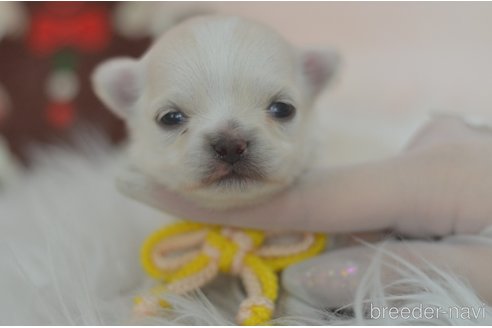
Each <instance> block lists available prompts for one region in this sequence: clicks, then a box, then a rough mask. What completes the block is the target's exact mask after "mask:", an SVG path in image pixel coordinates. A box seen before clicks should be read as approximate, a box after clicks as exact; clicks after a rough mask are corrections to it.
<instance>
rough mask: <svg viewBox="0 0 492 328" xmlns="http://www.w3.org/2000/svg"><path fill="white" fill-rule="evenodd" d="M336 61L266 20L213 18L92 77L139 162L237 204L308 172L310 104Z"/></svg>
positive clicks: (214, 199)
mask: <svg viewBox="0 0 492 328" xmlns="http://www.w3.org/2000/svg"><path fill="white" fill-rule="evenodd" d="M336 62H337V57H336V55H335V54H334V53H332V52H330V51H300V50H297V49H295V48H293V47H292V46H291V45H289V44H288V43H287V42H286V41H284V40H283V39H282V38H281V37H280V36H279V35H278V34H276V33H275V32H274V31H272V30H271V29H269V28H267V27H265V26H262V25H259V24H257V23H253V22H250V21H247V20H244V19H241V18H237V17H221V16H209V17H200V18H195V19H191V20H189V21H187V22H185V23H183V24H181V25H179V26H176V27H175V28H173V29H172V30H170V31H168V32H167V33H166V34H165V35H163V36H162V37H161V38H160V39H159V40H158V41H157V42H156V43H155V44H154V45H153V46H152V48H151V49H150V50H149V51H148V52H147V53H146V54H145V55H144V56H143V57H142V58H141V59H140V60H133V59H128V58H120V59H113V60H110V61H108V62H105V63H103V64H102V65H101V66H100V67H98V69H97V70H96V72H95V74H94V77H93V82H94V87H95V91H96V93H97V94H98V95H99V97H100V98H101V99H102V100H103V101H104V102H105V103H106V105H107V106H108V107H109V108H110V109H112V110H113V111H114V112H115V113H116V114H117V115H119V116H120V117H122V118H123V119H124V120H125V121H126V123H127V125H128V128H129V132H130V141H129V154H130V160H131V162H132V163H133V164H134V165H135V166H137V167H138V168H139V169H140V170H141V171H143V172H144V173H145V174H147V175H148V176H150V177H151V178H153V179H155V180H156V181H158V182H160V183H162V184H164V185H166V186H167V187H168V188H170V189H173V190H175V191H178V192H179V193H181V194H183V195H185V196H187V197H189V198H191V199H193V200H195V201H197V202H199V203H200V204H202V205H206V206H209V207H231V206H238V205H242V204H245V203H250V202H254V201H258V200H261V199H264V198H265V197H267V196H268V195H270V194H271V193H273V192H275V191H278V190H280V189H282V188H283V187H285V186H287V185H288V184H290V183H291V182H292V180H293V179H295V178H296V176H297V175H298V174H299V173H300V172H301V170H302V169H303V167H304V165H305V161H306V158H307V155H308V152H309V144H308V143H307V142H306V138H305V135H306V127H307V122H308V117H309V114H310V107H311V105H312V103H313V100H314V99H315V97H316V95H317V94H318V92H319V91H320V90H321V89H322V87H323V86H324V85H325V83H326V82H327V81H328V80H329V79H330V77H331V76H332V75H333V73H334V70H335V67H336Z"/></svg>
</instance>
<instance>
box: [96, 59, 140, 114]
mask: <svg viewBox="0 0 492 328" xmlns="http://www.w3.org/2000/svg"><path fill="white" fill-rule="evenodd" d="M142 84H143V82H142V70H141V64H140V62H139V61H138V60H136V59H132V58H114V59H110V60H107V61H105V62H103V63H102V64H100V65H99V66H98V67H97V68H96V70H95V71H94V73H93V74H92V87H93V89H94V92H95V93H96V95H97V96H98V97H99V99H101V101H102V102H103V103H104V104H105V105H106V106H107V107H109V109H111V110H112V111H113V113H115V114H116V115H117V116H119V117H120V118H123V119H128V118H129V117H130V116H131V115H132V114H133V112H134V111H135V110H136V103H137V100H138V99H139V97H140V94H141V90H142Z"/></svg>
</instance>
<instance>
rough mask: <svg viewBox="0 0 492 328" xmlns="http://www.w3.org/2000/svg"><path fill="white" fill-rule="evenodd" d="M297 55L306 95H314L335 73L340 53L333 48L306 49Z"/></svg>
mask: <svg viewBox="0 0 492 328" xmlns="http://www.w3.org/2000/svg"><path fill="white" fill-rule="evenodd" d="M299 57H300V64H301V71H302V74H303V76H304V81H305V83H306V86H307V90H308V95H309V96H310V97H316V96H317V95H318V94H319V93H320V91H321V90H323V88H324V87H325V86H326V85H327V84H328V83H329V82H330V81H331V80H332V79H333V77H334V76H335V75H336V73H337V71H338V68H339V66H340V55H339V54H338V52H336V51H335V50H333V49H306V50H301V51H300V53H299Z"/></svg>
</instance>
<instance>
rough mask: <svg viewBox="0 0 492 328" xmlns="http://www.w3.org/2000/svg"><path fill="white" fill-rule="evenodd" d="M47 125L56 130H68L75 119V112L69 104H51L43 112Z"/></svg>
mask: <svg viewBox="0 0 492 328" xmlns="http://www.w3.org/2000/svg"><path fill="white" fill-rule="evenodd" d="M45 115H46V119H47V120H48V123H49V124H50V125H51V126H53V127H54V128H57V129H64V128H68V127H70V126H71V125H72V123H73V121H74V119H75V110H74V108H73V105H72V104H70V103H52V104H50V105H49V106H48V108H47V109H46V111H45Z"/></svg>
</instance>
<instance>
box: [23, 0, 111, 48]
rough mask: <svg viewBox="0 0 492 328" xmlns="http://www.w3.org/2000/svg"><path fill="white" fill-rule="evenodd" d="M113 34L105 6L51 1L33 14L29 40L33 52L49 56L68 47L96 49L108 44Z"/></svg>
mask: <svg viewBox="0 0 492 328" xmlns="http://www.w3.org/2000/svg"><path fill="white" fill-rule="evenodd" d="M110 37H111V26H110V22H109V15H108V11H107V9H106V8H105V7H103V6H100V5H98V4H97V3H90V2H89V3H88V2H48V3H44V4H43V5H42V6H40V7H39V8H38V10H36V11H35V12H34V13H33V15H32V18H31V23H30V27H29V34H28V38H27V40H28V45H29V47H30V49H31V50H32V51H33V52H34V53H36V54H38V55H42V56H47V55H53V54H54V53H55V52H57V51H58V50H60V49H62V48H65V47H72V48H75V49H76V50H79V51H81V52H89V53H91V52H97V51H100V50H102V49H103V48H104V47H106V46H107V45H108V43H109V41H110Z"/></svg>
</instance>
